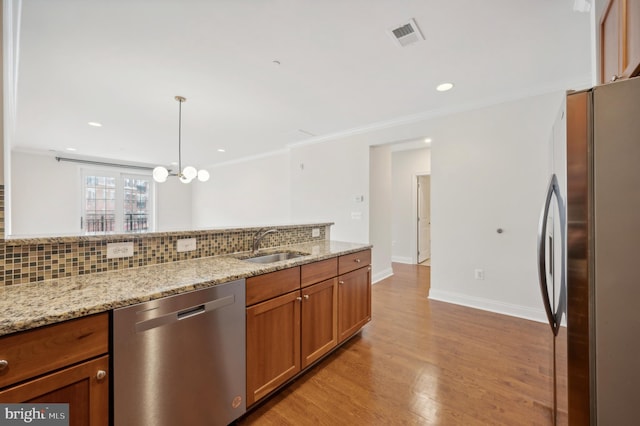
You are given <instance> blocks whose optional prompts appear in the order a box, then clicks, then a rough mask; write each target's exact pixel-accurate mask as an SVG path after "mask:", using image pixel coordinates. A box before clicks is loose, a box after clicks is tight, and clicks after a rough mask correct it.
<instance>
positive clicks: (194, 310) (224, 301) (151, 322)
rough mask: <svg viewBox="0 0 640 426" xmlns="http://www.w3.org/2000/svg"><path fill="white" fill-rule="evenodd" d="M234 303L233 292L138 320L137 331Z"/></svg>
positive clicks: (140, 331) (143, 330)
mask: <svg viewBox="0 0 640 426" xmlns="http://www.w3.org/2000/svg"><path fill="white" fill-rule="evenodd" d="M233 303H235V296H234V295H233V294H231V295H229V296H226V297H222V298H220V299H216V300H212V301H210V302H207V303H201V304H198V305H194V306H191V307H189V308H186V309H180V310H179V311H173V312H169V313H168V314H164V315H161V316H158V317H155V318H151V319H148V320H145V321H140V322H137V323H136V325H135V331H136V333H142V332H145V331H148V330H151V329H153V328H157V327H162V326H164V325H168V324H172V323H174V322H178V321H183V320H186V319H189V318H193V317H195V316H198V315H200V314H204V313H205V312H211V311H215V310H216V309H220V308H223V307H225V306H229V305H233Z"/></svg>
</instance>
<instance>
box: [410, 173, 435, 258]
mask: <svg viewBox="0 0 640 426" xmlns="http://www.w3.org/2000/svg"><path fill="white" fill-rule="evenodd" d="M420 176H431V172H427V171H424V172H416V173H414V174H413V183H412V184H411V228H412V231H411V234H410V235H411V262H412V263H413V264H414V265H417V264H418V232H419V231H418V178H419V177H420ZM429 194H431V192H429ZM429 198H431V195H429Z"/></svg>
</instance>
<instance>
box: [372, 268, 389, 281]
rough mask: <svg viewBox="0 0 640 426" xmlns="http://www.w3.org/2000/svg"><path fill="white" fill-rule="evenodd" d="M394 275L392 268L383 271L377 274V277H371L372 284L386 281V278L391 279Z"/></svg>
mask: <svg viewBox="0 0 640 426" xmlns="http://www.w3.org/2000/svg"><path fill="white" fill-rule="evenodd" d="M392 275H393V269H392V268H387V269H385V270H383V271H380V272H378V273H376V274H375V275H373V276H372V277H371V284H376V283H378V282H380V281H382V280H384V279H385V278H389V277H390V276H392Z"/></svg>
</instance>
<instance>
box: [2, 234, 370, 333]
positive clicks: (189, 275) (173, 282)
mask: <svg viewBox="0 0 640 426" xmlns="http://www.w3.org/2000/svg"><path fill="white" fill-rule="evenodd" d="M367 248H371V245H368V244H356V243H348V242H341V241H327V240H324V241H314V242H309V243H302V244H294V245H288V246H281V247H272V248H269V249H264V250H261V251H260V252H261V253H265V254H267V253H273V252H277V251H297V252H303V253H310V254H309V255H306V256H302V257H298V258H295V259H291V260H285V261H281V262H275V263H268V264H258V263H251V262H247V261H245V260H242V259H241V258H242V257H247V256H249V254H250V253H248V252H244V253H236V254H233V255H224V256H213V257H205V258H200V259H192V260H183V261H178V262H169V263H163V264H160V265H150V266H141V267H138V268H131V269H125V270H119V271H109V272H101V273H96V274H88V275H80V276H75V277H68V278H61V279H56V280H47V281H40V282H37V283H30V284H17V285H10V286H4V287H0V312H1V314H0V336H2V335H6V334H10V333H14V332H17V331H23V330H28V329H31V328H35V327H40V326H43V325H48V324H54V323H57V322H61V321H66V320H70V319H73V318H79V317H82V316H86V315H90V314H95V313H99V312H105V311H109V310H111V309H115V308H120V307H123V306H129V305H133V304H136V303H140V302H145V301H148V300H153V299H158V298H160V297H164V296H169V295H173V294H179V293H185V292H188V291H192V290H196V289H200V288H206V287H211V286H213V285H216V284H221V283H225V282H228V281H233V280H236V279H239V278H247V277H251V276H255V275H260V274H265V273H268V272H273V271H277V270H280V269H285V268H290V267H293V266H298V265H303V264H306V263H311V262H316V261H319V260H323V259H328V258H331V257H336V256H339V255H342V254H348V253H353V252H356V251H360V250H364V249H367Z"/></svg>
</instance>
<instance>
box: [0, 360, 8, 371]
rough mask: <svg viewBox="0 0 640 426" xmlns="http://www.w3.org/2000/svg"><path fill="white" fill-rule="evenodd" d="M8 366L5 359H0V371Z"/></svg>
mask: <svg viewBox="0 0 640 426" xmlns="http://www.w3.org/2000/svg"><path fill="white" fill-rule="evenodd" d="M8 366H9V361H7V360H6V359H0V371H2V370H4V369H5V368H7V367H8Z"/></svg>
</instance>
